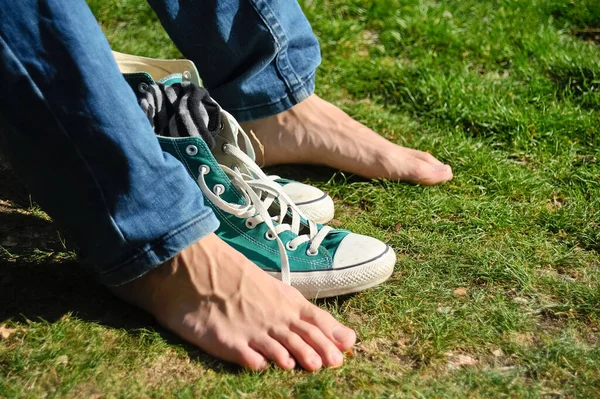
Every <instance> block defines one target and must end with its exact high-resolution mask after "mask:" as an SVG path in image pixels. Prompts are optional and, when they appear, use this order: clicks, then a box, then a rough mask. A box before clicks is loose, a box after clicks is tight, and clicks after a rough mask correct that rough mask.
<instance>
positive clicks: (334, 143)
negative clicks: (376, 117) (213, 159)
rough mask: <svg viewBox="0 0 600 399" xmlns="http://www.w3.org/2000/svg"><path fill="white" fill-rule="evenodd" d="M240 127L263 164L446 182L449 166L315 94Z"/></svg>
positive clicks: (449, 175)
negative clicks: (258, 146) (253, 139)
mask: <svg viewBox="0 0 600 399" xmlns="http://www.w3.org/2000/svg"><path fill="white" fill-rule="evenodd" d="M241 125H242V128H243V129H244V130H245V131H250V130H252V131H253V132H254V133H255V134H256V136H257V137H258V139H259V140H260V141H261V143H262V144H263V145H264V159H263V160H262V161H264V162H263V163H264V164H265V165H276V164H282V163H308V164H321V165H327V166H331V167H333V168H336V169H341V170H344V171H347V172H350V173H355V174H357V175H360V176H363V177H366V178H385V179H389V180H401V181H406V182H410V183H415V184H423V185H432V184H439V183H443V182H445V181H448V180H450V179H452V168H451V167H450V166H449V165H444V164H443V163H442V162H440V161H438V160H437V159H436V158H434V157H433V156H432V155H431V154H429V153H427V152H423V151H417V150H412V149H410V148H405V147H401V146H399V145H396V144H394V143H391V142H389V141H388V140H386V139H384V138H383V137H381V136H380V135H378V134H377V133H375V132H374V131H372V130H371V129H369V128H368V127H366V126H364V125H362V124H361V123H359V122H357V121H355V120H354V119H352V118H351V117H350V116H348V114H346V113H345V112H343V111H342V110H341V109H339V108H338V107H336V106H335V105H333V104H330V103H328V102H327V101H325V100H323V99H321V98H320V97H318V96H317V95H315V94H313V95H312V96H310V97H309V98H307V99H306V100H304V101H302V102H301V103H299V104H296V105H295V106H294V107H292V108H291V109H289V110H287V111H284V112H282V113H280V114H277V115H273V116H270V117H267V118H263V119H258V120H255V121H249V122H245V123H242V124H241ZM257 152H259V151H257ZM259 158H260V155H259ZM258 161H259V162H260V161H261V159H258Z"/></svg>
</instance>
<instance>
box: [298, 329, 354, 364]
mask: <svg viewBox="0 0 600 399" xmlns="http://www.w3.org/2000/svg"><path fill="white" fill-rule="evenodd" d="M291 329H292V331H294V332H295V333H296V334H298V335H299V336H300V337H301V338H302V339H303V340H304V341H305V342H306V343H307V344H308V345H310V346H311V347H312V348H313V349H314V350H315V351H317V353H318V354H319V356H320V357H321V359H322V361H323V364H324V365H325V366H329V367H337V366H341V365H342V363H343V362H344V356H343V355H342V352H340V350H339V349H338V348H337V346H336V345H335V344H334V343H333V342H332V341H331V340H330V339H329V338H327V337H326V336H325V334H323V332H322V331H321V330H320V329H319V328H317V327H316V326H314V325H312V324H310V323H307V322H304V321H300V322H298V323H296V324H294V325H292V326H291Z"/></svg>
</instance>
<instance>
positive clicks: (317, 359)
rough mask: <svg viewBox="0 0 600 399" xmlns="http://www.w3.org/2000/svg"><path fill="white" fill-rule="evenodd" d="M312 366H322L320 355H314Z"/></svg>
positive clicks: (311, 361)
mask: <svg viewBox="0 0 600 399" xmlns="http://www.w3.org/2000/svg"><path fill="white" fill-rule="evenodd" d="M310 364H312V365H313V366H317V367H319V366H321V358H320V357H319V355H316V354H315V355H312V356H311V357H310Z"/></svg>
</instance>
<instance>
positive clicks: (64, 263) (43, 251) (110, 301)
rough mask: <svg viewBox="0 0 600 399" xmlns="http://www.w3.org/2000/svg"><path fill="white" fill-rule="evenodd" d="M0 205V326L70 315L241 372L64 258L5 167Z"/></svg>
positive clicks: (52, 228) (52, 231)
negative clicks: (159, 340)
mask: <svg viewBox="0 0 600 399" xmlns="http://www.w3.org/2000/svg"><path fill="white" fill-rule="evenodd" d="M0 201H3V202H0V204H1V205H2V206H3V207H0V324H1V323H2V322H4V321H7V320H13V321H17V322H27V321H28V320H31V321H34V322H35V321H40V320H44V321H47V322H49V323H53V322H56V321H58V320H60V319H61V318H62V317H64V316H65V315H71V316H72V317H75V318H77V319H79V320H82V321H85V322H90V323H98V324H101V325H104V326H106V327H108V328H115V329H124V330H126V331H128V333H129V334H131V335H133V336H137V335H140V334H141V333H142V331H143V330H154V331H156V332H158V333H159V334H160V335H161V336H162V337H163V338H164V339H165V340H166V341H167V342H168V343H169V344H171V345H178V346H182V347H183V348H184V349H185V350H186V351H187V353H188V355H189V357H190V359H191V360H192V361H196V362H198V363H200V364H201V365H202V366H203V367H206V368H210V369H212V370H214V371H215V372H224V373H239V372H240V371H242V369H241V368H239V367H237V366H234V365H230V364H227V363H224V362H221V361H218V360H216V359H215V358H213V357H211V356H209V355H207V354H205V353H204V352H203V351H201V350H199V349H198V348H196V347H195V346H193V345H190V344H188V343H186V342H184V341H182V340H181V339H179V338H178V337H177V336H176V335H174V334H172V333H171V332H169V331H167V330H165V329H164V328H162V327H161V326H160V325H158V324H157V322H156V321H155V320H154V319H153V318H152V317H151V316H150V315H148V314H147V313H145V312H143V311H141V310H139V309H137V308H136V307H133V306H130V305H128V304H126V303H124V302H122V301H121V300H119V299H117V298H116V297H115V296H113V295H112V293H111V292H110V291H109V290H108V289H107V288H105V287H104V286H102V285H100V284H98V283H96V282H95V281H94V279H93V277H92V276H91V275H89V274H87V273H86V272H85V270H83V269H82V268H81V267H80V265H79V264H78V263H77V262H76V261H75V260H73V257H72V256H69V254H68V253H66V249H65V248H64V246H63V242H62V241H61V238H60V235H59V233H58V231H57V227H56V225H55V224H54V223H53V222H52V221H49V220H46V219H43V218H40V217H38V216H36V215H34V214H31V213H27V212H23V211H24V210H26V209H27V207H28V206H29V203H30V200H29V194H28V193H27V191H26V190H25V188H24V187H23V186H22V184H21V183H20V182H19V181H18V179H17V178H16V175H15V173H14V172H13V171H11V170H6V168H4V170H0ZM8 201H10V203H8ZM2 243H4V245H1V244H2ZM7 243H9V244H10V245H7Z"/></svg>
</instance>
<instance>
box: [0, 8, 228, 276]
mask: <svg viewBox="0 0 600 399" xmlns="http://www.w3.org/2000/svg"><path fill="white" fill-rule="evenodd" d="M0 77H1V79H2V80H1V86H0V87H1V90H0V119H1V122H0V139H2V148H3V149H4V150H5V151H8V155H9V159H10V160H11V163H12V164H13V166H14V167H15V169H16V170H17V171H18V173H19V174H20V176H21V177H22V178H23V180H25V182H26V184H27V185H28V187H29V189H30V191H31V192H32V193H33V195H34V197H35V199H36V201H37V202H38V203H39V204H40V205H41V206H42V208H43V209H44V210H46V211H47V212H48V213H49V214H50V215H51V216H52V217H53V218H54V219H55V220H56V221H57V222H58V223H59V224H61V225H63V226H64V227H66V228H67V229H68V230H69V231H70V232H71V233H72V234H73V236H74V237H76V238H77V240H78V245H79V247H80V258H81V262H82V264H83V265H85V266H86V267H88V268H89V270H90V271H91V272H92V273H93V274H94V275H96V276H97V278H98V279H99V280H100V281H101V282H102V283H105V284H108V285H119V284H122V283H125V282H127V281H130V280H132V279H135V278H136V277H138V276H140V275H142V274H144V273H146V272H147V271H148V270H150V269H152V268H154V267H156V266H157V265H158V264H160V263H162V262H164V261H165V260H167V259H169V258H171V257H173V256H174V255H175V254H177V253H178V252H180V251H181V250H182V249H183V248H185V247H186V246H188V245H190V244H192V243H193V242H195V241H197V240H198V239H200V238H202V237H203V236H205V235H206V234H208V233H210V232H213V231H214V230H215V229H216V228H217V227H218V221H217V219H216V218H215V216H214V214H213V212H212V211H211V210H210V209H209V208H208V207H207V206H205V205H204V203H203V199H202V193H201V191H200V189H199V188H198V187H197V185H196V184H195V182H194V181H193V180H192V179H191V178H190V177H189V175H188V174H187V172H186V171H185V169H184V167H183V166H182V164H181V163H180V162H179V161H177V160H176V159H175V158H173V157H172V156H171V155H169V154H167V153H164V152H162V150H161V149H160V146H159V144H158V140H157V139H156V137H155V135H154V132H153V131H152V129H151V127H150V124H149V123H148V120H147V119H146V117H145V115H144V114H143V112H142V111H141V109H140V108H139V106H138V104H137V101H136V98H135V96H134V94H133V92H132V91H131V89H130V87H129V86H128V85H127V83H126V82H125V80H124V79H123V77H122V76H121V74H120V72H119V70H118V68H117V66H116V63H115V61H114V58H113V56H112V54H111V51H110V48H109V46H108V43H107V41H106V39H105V37H104V35H103V34H102V31H101V30H100V28H99V27H98V24H97V22H96V21H95V19H94V17H93V16H92V14H91V12H90V10H89V8H88V7H87V5H86V3H85V2H84V0H69V1H62V0H19V1H8V0H0Z"/></svg>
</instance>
